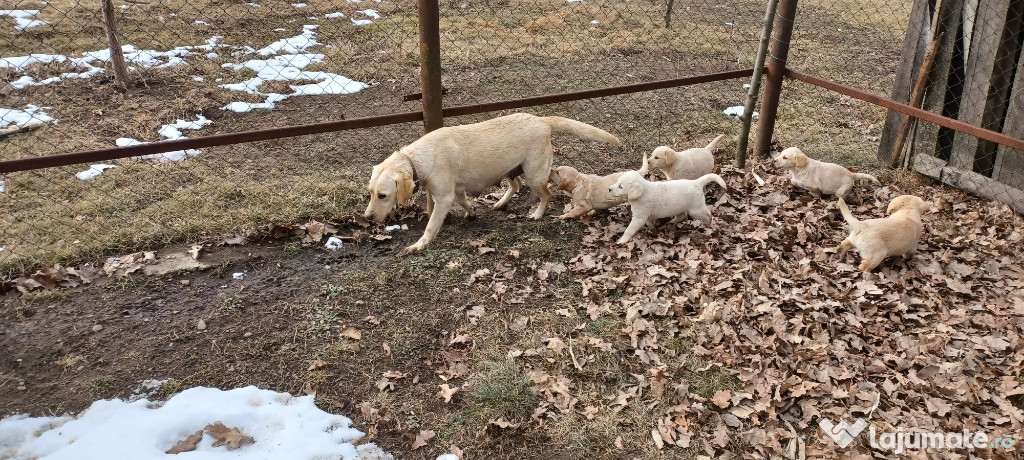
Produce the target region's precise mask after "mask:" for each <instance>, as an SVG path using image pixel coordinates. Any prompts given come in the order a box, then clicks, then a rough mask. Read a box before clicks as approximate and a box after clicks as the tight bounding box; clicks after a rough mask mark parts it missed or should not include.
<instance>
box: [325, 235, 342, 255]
mask: <svg viewBox="0 0 1024 460" xmlns="http://www.w3.org/2000/svg"><path fill="white" fill-rule="evenodd" d="M324 246H325V247H327V249H330V250H332V251H337V250H339V249H341V248H342V247H344V246H345V242H344V241H342V240H341V238H338V237H336V236H332V237H330V238H328V239H327V244H325V245H324Z"/></svg>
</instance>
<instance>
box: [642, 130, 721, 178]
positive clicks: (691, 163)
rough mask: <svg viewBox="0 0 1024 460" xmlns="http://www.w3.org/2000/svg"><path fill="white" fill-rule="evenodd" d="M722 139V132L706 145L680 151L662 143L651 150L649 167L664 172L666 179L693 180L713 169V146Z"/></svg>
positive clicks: (709, 172)
mask: <svg viewBox="0 0 1024 460" xmlns="http://www.w3.org/2000/svg"><path fill="white" fill-rule="evenodd" d="M722 139H725V135H724V134H723V135H721V136H718V137H716V138H715V140H713V141H711V143H710V144H708V145H707V147H697V148H692V149H686V150H683V151H681V152H676V151H675V150H672V149H671V148H670V147H666V146H664V145H663V146H661V147H658V148H656V149H654V152H651V167H653V168H657V169H658V170H659V171H661V172H662V174H665V177H666V178H668V180H675V179H690V180H693V179H696V178H698V177H700V176H703V175H705V174H711V172H712V170H714V169H715V156H714V152H715V147H717V146H718V143H719V142H721V141H722Z"/></svg>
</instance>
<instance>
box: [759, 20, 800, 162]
mask: <svg viewBox="0 0 1024 460" xmlns="http://www.w3.org/2000/svg"><path fill="white" fill-rule="evenodd" d="M796 2H797V0H780V2H779V9H778V11H777V12H776V13H775V37H774V41H773V43H772V50H771V52H770V53H769V55H768V56H769V59H768V78H766V79H765V83H764V94H763V95H762V96H761V116H760V118H761V119H760V121H759V122H758V124H757V143H756V144H755V145H754V155H755V156H767V155H768V151H769V149H770V148H771V143H772V135H773V134H775V117H776V116H777V115H778V113H779V97H780V96H781V94H782V79H783V74H784V73H785V71H786V58H788V57H789V40H790V39H791V38H792V36H793V21H794V20H795V19H796Z"/></svg>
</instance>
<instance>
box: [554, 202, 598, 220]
mask: <svg viewBox="0 0 1024 460" xmlns="http://www.w3.org/2000/svg"><path fill="white" fill-rule="evenodd" d="M593 209H594V208H592V207H590V206H588V205H584V204H583V203H576V206H573V208H572V209H570V210H569V212H567V213H565V214H562V215H560V216H558V218H559V219H575V218H577V217H579V216H582V215H584V214H586V213H588V212H590V211H592V210H593Z"/></svg>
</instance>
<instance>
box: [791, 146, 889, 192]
mask: <svg viewBox="0 0 1024 460" xmlns="http://www.w3.org/2000/svg"><path fill="white" fill-rule="evenodd" d="M775 166H778V167H780V168H782V169H786V170H788V171H789V183H791V184H793V185H795V186H797V187H800V188H805V189H807V190H810V192H811V195H814V197H815V198H821V195H822V194H825V195H835V196H837V197H839V198H843V197H845V196H846V194H847V193H850V190H852V189H853V184H854V182H855V181H857V180H868V181H871V182H873V183H874V184H875V185H881V184H880V183H879V182H878V179H876V178H875V176H872V175H871V174H862V173H855V172H850V170H849V169H846V168H844V167H842V166H841V165H837V164H835V163H826V162H824V161H818V160H815V159H812V158H808V157H807V155H805V154H804V152H802V151H800V149H798V148H796V147H790V148H788V149H786V150H783V151H782V153H780V154H779V155H778V156H776V157H775Z"/></svg>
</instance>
